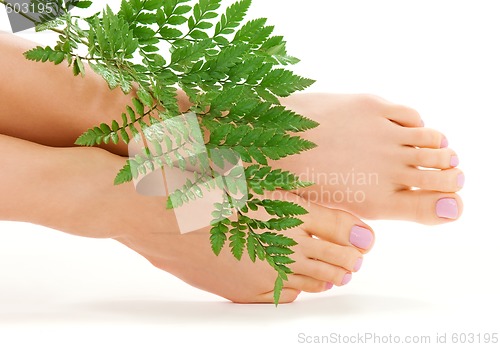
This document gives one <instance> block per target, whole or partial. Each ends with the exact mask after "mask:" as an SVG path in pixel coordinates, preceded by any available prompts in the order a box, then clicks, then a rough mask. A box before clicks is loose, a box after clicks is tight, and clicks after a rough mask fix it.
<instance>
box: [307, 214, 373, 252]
mask: <svg viewBox="0 0 500 347" xmlns="http://www.w3.org/2000/svg"><path fill="white" fill-rule="evenodd" d="M308 210H309V214H308V215H306V216H304V218H303V220H304V224H303V229H304V230H305V231H307V232H308V233H310V234H311V235H314V236H316V237H318V238H320V239H322V240H325V241H329V242H331V243H334V244H337V245H342V246H351V247H352V246H354V247H356V248H357V249H358V250H359V251H360V252H362V253H367V252H368V251H369V250H370V249H371V248H372V247H373V244H374V241H375V234H374V233H373V230H372V229H371V228H370V227H369V226H368V225H367V224H365V223H364V222H363V221H361V220H360V219H359V218H357V217H355V216H354V215H352V214H350V213H348V212H345V211H342V210H336V209H331V208H328V207H324V206H320V205H314V204H310V205H309V206H308Z"/></svg>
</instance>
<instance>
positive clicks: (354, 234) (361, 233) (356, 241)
mask: <svg viewBox="0 0 500 347" xmlns="http://www.w3.org/2000/svg"><path fill="white" fill-rule="evenodd" d="M349 241H350V242H351V244H353V245H354V246H356V247H358V248H361V249H368V248H370V246H371V245H372V243H373V234H372V232H371V231H370V230H368V229H366V228H362V227H360V226H357V225H355V226H353V227H352V229H351V236H350V237H349Z"/></svg>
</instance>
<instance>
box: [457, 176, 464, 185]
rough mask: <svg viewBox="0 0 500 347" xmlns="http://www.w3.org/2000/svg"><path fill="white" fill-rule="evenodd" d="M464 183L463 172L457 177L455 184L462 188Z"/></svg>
mask: <svg viewBox="0 0 500 347" xmlns="http://www.w3.org/2000/svg"><path fill="white" fill-rule="evenodd" d="M464 184H465V175H464V174H463V173H461V174H460V175H458V177H457V185H458V187H459V188H463V187H464Z"/></svg>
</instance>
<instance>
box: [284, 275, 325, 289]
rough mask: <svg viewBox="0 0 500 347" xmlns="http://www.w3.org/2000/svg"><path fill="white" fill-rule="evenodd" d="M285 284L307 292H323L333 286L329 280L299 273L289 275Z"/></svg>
mask: <svg viewBox="0 0 500 347" xmlns="http://www.w3.org/2000/svg"><path fill="white" fill-rule="evenodd" d="M285 286H286V287H290V288H295V289H297V290H300V291H302V292H306V293H321V292H324V291H326V290H329V289H331V288H332V287H331V286H330V285H329V283H328V282H325V281H320V280H317V279H315V278H312V277H309V276H304V275H299V274H293V275H288V280H287V281H286V282H285Z"/></svg>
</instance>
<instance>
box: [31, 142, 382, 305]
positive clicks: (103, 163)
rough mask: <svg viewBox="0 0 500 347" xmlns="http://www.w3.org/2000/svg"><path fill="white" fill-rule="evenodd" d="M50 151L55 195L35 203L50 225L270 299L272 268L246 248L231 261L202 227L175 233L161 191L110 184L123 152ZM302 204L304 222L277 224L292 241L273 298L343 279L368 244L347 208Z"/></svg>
mask: <svg viewBox="0 0 500 347" xmlns="http://www.w3.org/2000/svg"><path fill="white" fill-rule="evenodd" d="M52 151H57V152H56V153H57V156H58V158H59V159H58V161H60V164H61V167H65V168H66V169H65V171H64V174H62V171H59V168H57V170H55V169H54V171H55V172H60V174H58V175H57V176H56V175H53V176H52V178H49V179H48V181H47V182H46V185H47V186H48V187H50V189H51V190H52V191H54V192H55V195H56V196H53V197H52V200H53V201H60V202H59V203H58V204H57V206H52V207H51V210H50V211H45V212H44V211H40V213H41V215H47V214H49V213H50V214H52V215H57V216H58V220H53V221H51V223H52V224H51V225H50V226H52V227H54V228H59V229H61V230H64V231H67V232H71V233H73V234H77V235H82V236H96V237H112V238H114V239H116V240H118V241H119V242H121V243H123V244H125V245H126V246H128V247H130V248H131V249H133V250H134V251H136V252H138V253H140V254H141V255H143V256H144V257H146V258H147V259H148V260H149V261H150V262H151V263H152V264H153V265H155V266H157V267H158V268H160V269H163V270H165V271H168V272H170V273H172V274H173V275H175V276H177V277H179V278H180V279H182V280H183V281H185V282H187V283H189V284H191V285H193V286H195V287H197V288H200V289H203V290H205V291H208V292H211V293H214V294H217V295H219V296H222V297H224V298H227V299H229V300H231V301H234V302H240V303H253V302H263V303H265V302H273V293H272V292H273V288H274V281H275V278H276V273H275V272H274V270H272V269H271V268H270V266H269V265H268V264H267V263H263V262H259V261H257V263H255V264H254V263H252V262H251V261H250V260H249V258H248V256H246V255H244V257H243V258H244V259H243V260H242V261H237V260H236V259H235V258H234V257H233V255H232V254H231V253H230V252H229V251H228V250H227V249H225V250H224V251H223V252H222V253H221V254H220V255H219V256H215V255H214V254H213V252H212V250H211V248H210V242H209V230H210V228H209V227H207V228H204V229H201V230H198V231H196V232H192V233H188V234H184V235H181V234H180V233H179V230H178V228H177V226H176V225H177V224H176V220H175V214H174V212H172V211H167V210H165V207H164V206H165V199H164V198H161V197H159V198H157V197H146V196H141V195H139V194H137V193H136V191H135V190H134V187H133V185H132V184H127V185H122V186H118V187H117V186H113V183H112V182H113V178H114V176H115V175H116V172H117V170H118V169H119V168H120V167H121V166H122V165H123V164H124V159H123V158H121V157H118V156H115V155H113V154H110V153H108V152H106V151H104V150H100V149H95V148H94V149H89V148H83V149H82V148H76V149H63V150H61V149H59V150H53V149H52ZM61 174H62V175H61ZM46 177H51V176H50V175H47V176H46ZM62 188H63V189H62ZM274 196H275V197H276V195H274ZM281 198H283V199H286V200H289V201H294V202H296V203H300V204H302V205H304V206H306V202H305V201H304V200H303V199H302V198H300V197H299V196H297V195H294V194H291V193H287V192H283V196H282V197H281ZM306 207H307V209H308V210H309V211H310V214H308V215H306V216H304V218H303V219H304V222H305V223H304V224H303V225H302V226H301V227H300V228H295V229H291V230H288V231H286V232H284V234H286V235H288V236H290V237H292V238H293V239H294V240H295V241H296V242H298V245H297V246H295V247H294V251H295V254H294V255H293V256H292V257H293V259H294V260H295V263H294V264H292V265H291V268H292V270H293V271H294V274H293V275H290V276H289V281H288V282H287V283H285V289H284V291H283V293H282V297H281V302H291V301H293V300H295V299H296V297H297V296H298V294H299V293H300V292H301V291H306V292H322V291H325V290H328V289H331V288H332V287H333V286H334V285H336V286H340V285H344V284H347V283H348V282H349V281H350V280H351V277H352V273H353V272H356V271H358V270H359V269H360V267H361V263H362V259H363V254H364V253H366V252H367V251H368V250H369V249H370V248H371V247H372V245H373V241H374V234H373V232H372V230H371V229H370V228H369V227H368V226H367V225H366V224H364V223H363V222H362V221H360V220H359V219H357V218H356V217H354V216H352V215H351V214H349V213H346V212H343V211H339V210H333V209H329V208H326V207H323V206H319V205H315V204H307V206H306ZM41 224H43V223H41ZM86 230H90V232H87V231H86ZM313 236H315V237H313Z"/></svg>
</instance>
